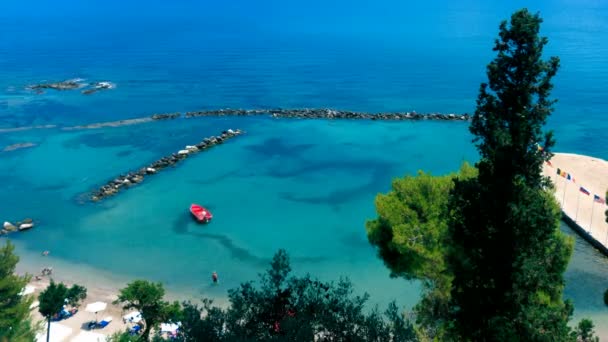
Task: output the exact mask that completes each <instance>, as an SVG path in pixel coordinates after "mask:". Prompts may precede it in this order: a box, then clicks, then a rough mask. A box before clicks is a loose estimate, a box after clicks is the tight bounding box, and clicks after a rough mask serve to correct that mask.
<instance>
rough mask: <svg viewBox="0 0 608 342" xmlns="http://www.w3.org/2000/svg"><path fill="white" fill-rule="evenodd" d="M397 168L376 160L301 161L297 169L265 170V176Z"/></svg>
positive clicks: (277, 168) (288, 176) (366, 172)
mask: <svg viewBox="0 0 608 342" xmlns="http://www.w3.org/2000/svg"><path fill="white" fill-rule="evenodd" d="M396 166H397V164H396V163H389V162H385V161H378V160H332V161H323V162H306V161H301V162H300V166H299V167H295V168H289V169H281V168H279V167H273V168H270V169H268V170H267V172H266V174H267V175H269V176H271V177H275V178H292V177H294V178H295V177H299V176H305V175H307V174H314V173H316V174H322V173H323V172H325V171H328V170H332V171H345V172H348V173H351V174H352V173H357V174H369V170H383V169H384V170H387V171H390V170H392V169H393V168H395V167H396Z"/></svg>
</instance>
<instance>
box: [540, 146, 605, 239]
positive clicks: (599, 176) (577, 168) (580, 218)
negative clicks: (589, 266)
mask: <svg viewBox="0 0 608 342" xmlns="http://www.w3.org/2000/svg"><path fill="white" fill-rule="evenodd" d="M558 169H559V171H561V172H562V175H558V174H557V172H558ZM543 174H544V175H546V176H548V177H550V178H551V180H552V181H553V184H555V187H556V191H555V197H556V199H557V201H558V202H559V203H560V206H561V207H562V210H563V211H564V213H565V214H566V215H567V216H568V217H570V218H571V219H572V220H573V221H574V222H576V223H577V224H578V225H579V226H580V227H582V228H583V229H584V230H586V231H587V233H588V234H589V235H591V237H593V239H595V240H596V241H598V242H600V243H601V244H602V245H604V246H605V247H606V248H608V223H606V216H605V211H606V210H607V209H608V207H607V206H606V204H605V202H604V201H605V198H606V191H607V190H608V162H606V161H605V160H602V159H599V158H593V157H588V156H582V155H577V154H567V153H556V154H555V156H554V157H553V158H552V159H551V165H548V164H545V165H544V167H543ZM568 175H569V177H570V179H568ZM581 187H582V188H583V189H584V190H586V191H587V192H589V195H587V194H586V193H584V192H583V191H582V190H581ZM596 195H597V196H599V198H600V202H602V203H600V202H597V201H594V196H596Z"/></svg>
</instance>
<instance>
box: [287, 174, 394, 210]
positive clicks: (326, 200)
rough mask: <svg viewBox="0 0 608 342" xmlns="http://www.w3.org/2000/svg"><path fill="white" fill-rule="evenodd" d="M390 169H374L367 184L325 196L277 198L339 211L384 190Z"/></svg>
mask: <svg viewBox="0 0 608 342" xmlns="http://www.w3.org/2000/svg"><path fill="white" fill-rule="evenodd" d="M392 169H393V168H392V167H381V168H376V169H374V171H373V173H372V175H371V179H370V181H368V182H367V183H364V184H361V185H358V186H354V187H350V188H347V189H339V190H335V191H332V192H330V193H328V194H325V195H319V196H300V195H297V194H295V193H289V192H283V193H280V194H279V196H280V197H281V198H283V199H285V200H288V201H292V202H298V203H306V204H314V205H322V206H329V207H331V208H332V209H333V210H335V211H339V210H340V207H341V206H342V205H344V204H345V203H348V202H350V201H352V200H354V199H356V198H359V197H361V196H368V195H369V194H370V193H374V192H378V191H381V189H384V188H386V186H387V184H389V182H390V178H391V175H393V174H394V173H393V172H392Z"/></svg>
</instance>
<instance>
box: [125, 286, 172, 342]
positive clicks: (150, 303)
mask: <svg viewBox="0 0 608 342" xmlns="http://www.w3.org/2000/svg"><path fill="white" fill-rule="evenodd" d="M164 296H165V289H164V287H163V285H162V284H161V283H151V282H149V281H146V280H135V281H133V282H132V283H129V284H128V285H127V287H125V288H124V289H121V290H120V292H119V294H118V299H117V300H116V301H115V302H114V303H115V304H123V309H124V310H130V309H136V310H137V311H139V312H140V313H141V316H142V318H143V321H144V322H145V328H144V330H143V333H142V338H143V339H144V340H146V341H147V340H148V339H149V336H150V330H151V329H152V328H155V327H157V326H158V325H159V324H160V323H162V322H165V321H167V322H170V321H174V319H175V317H177V315H178V313H179V304H178V303H177V302H174V303H169V302H167V301H165V300H164Z"/></svg>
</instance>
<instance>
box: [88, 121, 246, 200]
mask: <svg viewBox="0 0 608 342" xmlns="http://www.w3.org/2000/svg"><path fill="white" fill-rule="evenodd" d="M242 133H243V132H242V131H241V130H238V129H237V130H234V131H233V130H232V129H229V130H226V131H223V132H222V134H220V135H217V136H211V137H208V138H205V139H203V140H202V141H201V142H200V143H198V144H195V145H188V146H186V147H185V148H184V149H182V150H179V151H177V152H175V153H172V154H171V155H169V156H165V157H162V158H160V159H158V160H156V161H155V162H153V163H151V164H149V165H147V166H144V167H142V168H140V169H139V170H137V171H131V172H129V173H127V174H122V175H119V176H118V177H116V178H114V179H112V180H111V181H109V182H107V183H106V184H104V185H103V186H101V187H100V188H99V189H97V190H94V191H92V192H91V193H90V195H89V196H88V198H89V199H90V200H91V201H93V202H97V201H101V200H103V199H104V198H106V197H110V196H113V195H115V194H117V193H119V192H120V191H123V190H126V189H129V188H131V187H132V186H133V185H135V184H138V183H141V182H143V180H144V178H146V177H149V176H152V175H155V174H156V173H157V172H159V171H161V170H162V169H165V168H168V167H172V166H175V165H176V164H177V163H179V162H181V161H183V160H185V159H186V158H188V157H190V156H192V155H194V154H196V153H198V152H202V151H204V150H207V149H210V148H211V147H213V146H216V145H218V144H221V143H223V142H224V141H226V140H228V139H231V138H233V137H236V136H238V135H241V134H242Z"/></svg>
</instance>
